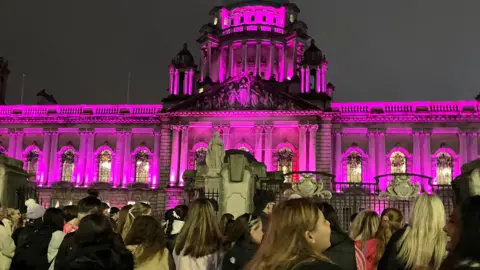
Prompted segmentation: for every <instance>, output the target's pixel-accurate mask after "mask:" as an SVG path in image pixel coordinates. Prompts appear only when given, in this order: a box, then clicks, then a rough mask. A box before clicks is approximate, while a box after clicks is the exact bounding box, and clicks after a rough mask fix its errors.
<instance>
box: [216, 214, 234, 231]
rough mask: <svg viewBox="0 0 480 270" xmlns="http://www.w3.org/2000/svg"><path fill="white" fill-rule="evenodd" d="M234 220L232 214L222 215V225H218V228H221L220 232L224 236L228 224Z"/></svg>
mask: <svg viewBox="0 0 480 270" xmlns="http://www.w3.org/2000/svg"><path fill="white" fill-rule="evenodd" d="M232 220H234V217H233V215H232V214H230V213H225V214H223V215H222V217H221V218H220V223H219V224H218V227H219V228H220V232H221V233H222V235H225V231H226V228H227V223H229V222H230V221H232Z"/></svg>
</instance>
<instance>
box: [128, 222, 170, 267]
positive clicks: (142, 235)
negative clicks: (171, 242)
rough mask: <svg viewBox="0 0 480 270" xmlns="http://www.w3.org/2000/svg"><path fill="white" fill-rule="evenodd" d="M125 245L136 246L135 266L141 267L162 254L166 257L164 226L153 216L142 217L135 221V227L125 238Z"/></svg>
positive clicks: (134, 254)
mask: <svg viewBox="0 0 480 270" xmlns="http://www.w3.org/2000/svg"><path fill="white" fill-rule="evenodd" d="M125 245H127V246H132V245H136V246H137V248H136V249H135V251H134V252H133V256H134V258H135V264H136V265H140V264H142V263H144V262H146V261H148V260H150V259H152V258H155V256H156V255H157V254H158V253H160V255H161V256H160V258H162V257H163V256H165V255H166V254H165V253H166V252H164V251H165V247H166V240H165V233H164V232H163V228H162V225H161V224H160V222H158V221H157V220H156V219H155V218H154V217H152V216H141V217H138V218H136V219H135V220H134V221H133V225H132V227H131V229H130V231H129V232H128V234H127V237H126V238H125Z"/></svg>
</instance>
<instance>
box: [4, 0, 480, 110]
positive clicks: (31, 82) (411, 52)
mask: <svg viewBox="0 0 480 270" xmlns="http://www.w3.org/2000/svg"><path fill="white" fill-rule="evenodd" d="M220 1H221V0H182V1H180V0H177V1H166V0H101V1H99V0H76V1H74V0H70V1H65V0H48V1H37V0H22V1H20V0H1V3H0V55H1V56H4V57H7V58H8V59H9V60H10V67H11V70H12V73H11V76H10V80H9V93H8V102H9V103H10V104H13V103H19V102H20V89H21V76H22V73H25V74H26V77H25V99H24V102H25V103H27V104H31V103H34V102H35V93H36V92H38V91H39V90H40V89H42V88H46V89H47V91H48V92H51V93H53V94H54V95H55V97H56V99H57V100H58V102H59V103H64V104H74V103H99V104H102V103H103V104H105V103H125V102H126V89H127V77H128V76H127V75H128V72H129V71H130V72H131V98H130V101H131V103H160V102H161V99H162V98H163V97H164V96H165V95H166V93H167V90H166V89H167V87H168V69H167V66H168V64H169V62H170V60H171V58H172V57H173V56H174V55H175V54H176V53H177V52H178V51H179V50H180V49H181V47H182V44H183V43H184V42H185V41H187V42H188V43H189V44H190V48H191V51H192V52H193V53H194V54H195V55H199V52H198V51H199V46H198V45H197V44H196V43H195V40H196V38H197V37H198V30H199V29H200V27H201V25H202V24H203V23H206V22H207V21H208V19H209V18H208V11H209V10H210V9H211V7H213V6H214V5H216V4H219V3H220ZM295 2H296V3H297V4H298V6H299V7H300V9H301V10H302V12H301V14H300V18H301V20H303V21H305V22H306V23H307V24H308V26H309V28H310V29H309V34H310V35H311V36H313V37H314V38H316V41H317V45H318V46H319V47H321V49H322V50H323V51H324V52H325V53H326V55H327V59H328V60H329V62H330V68H329V73H328V79H329V80H330V81H332V82H333V83H334V84H335V85H336V87H337V88H336V93H335V100H337V101H368V100H372V101H381V100H387V101H395V100H459V99H472V98H473V97H475V96H476V95H477V94H478V93H479V92H480V89H479V87H478V85H479V79H480V49H479V48H480V35H479V28H478V27H479V26H480V16H478V11H479V10H480V1H475V0H456V1H452V0H421V1H419V0H402V1H385V0H361V1H358V0H349V1H347V0H343V1H335V0H328V1H327V0H297V1H295Z"/></svg>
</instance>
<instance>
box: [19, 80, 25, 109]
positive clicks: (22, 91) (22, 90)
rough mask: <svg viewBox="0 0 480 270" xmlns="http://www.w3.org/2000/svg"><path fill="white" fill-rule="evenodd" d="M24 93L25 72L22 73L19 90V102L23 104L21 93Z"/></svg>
mask: <svg viewBox="0 0 480 270" xmlns="http://www.w3.org/2000/svg"><path fill="white" fill-rule="evenodd" d="M24 93H25V73H23V74H22V89H21V92H20V104H23V94H24Z"/></svg>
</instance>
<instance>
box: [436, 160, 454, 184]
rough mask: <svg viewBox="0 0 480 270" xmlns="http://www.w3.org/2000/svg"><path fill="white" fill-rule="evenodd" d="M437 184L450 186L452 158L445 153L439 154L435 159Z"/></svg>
mask: <svg viewBox="0 0 480 270" xmlns="http://www.w3.org/2000/svg"><path fill="white" fill-rule="evenodd" d="M436 165H437V167H436V172H437V184H439V185H450V184H451V183H452V177H453V158H452V156H451V155H450V154H448V153H446V152H441V153H439V154H438V155H437V157H436Z"/></svg>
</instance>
